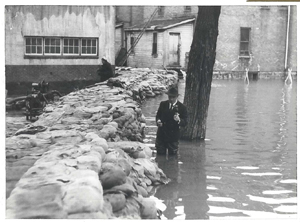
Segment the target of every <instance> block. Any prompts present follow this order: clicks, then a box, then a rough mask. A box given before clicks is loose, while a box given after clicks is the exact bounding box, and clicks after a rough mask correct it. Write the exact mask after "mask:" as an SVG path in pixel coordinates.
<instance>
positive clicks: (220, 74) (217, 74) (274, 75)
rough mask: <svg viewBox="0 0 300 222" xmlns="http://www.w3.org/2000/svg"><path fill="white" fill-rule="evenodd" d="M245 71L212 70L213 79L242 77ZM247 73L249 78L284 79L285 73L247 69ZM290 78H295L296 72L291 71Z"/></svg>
mask: <svg viewBox="0 0 300 222" xmlns="http://www.w3.org/2000/svg"><path fill="white" fill-rule="evenodd" d="M245 73H246V72H241V71H214V72H213V79H244V78H245ZM248 75H249V78H250V79H253V78H254V79H285V78H286V75H287V73H284V72H261V71H249V73H248ZM255 75H256V76H255ZM292 78H293V79H297V72H295V71H294V72H292Z"/></svg>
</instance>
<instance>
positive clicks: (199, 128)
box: [181, 6, 221, 140]
mask: <svg viewBox="0 0 300 222" xmlns="http://www.w3.org/2000/svg"><path fill="white" fill-rule="evenodd" d="M220 12H221V6H199V7H198V17H197V22H196V27H195V32H194V37H193V42H192V46H191V50H190V54H189V63H188V68H187V76H186V88H185V95H184V104H185V105H186V107H187V111H188V124H187V126H186V127H185V128H183V129H182V132H181V138H182V139H187V140H192V139H200V140H204V139H205V133H206V119H207V113H208V106H209V96H210V90H211V82H212V75H213V67H214V64H215V58H216V45H217V37H218V21H219V16H220Z"/></svg>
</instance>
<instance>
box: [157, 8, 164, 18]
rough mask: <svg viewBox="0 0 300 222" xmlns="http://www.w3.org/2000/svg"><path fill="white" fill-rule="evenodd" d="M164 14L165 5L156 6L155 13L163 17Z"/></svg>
mask: <svg viewBox="0 0 300 222" xmlns="http://www.w3.org/2000/svg"><path fill="white" fill-rule="evenodd" d="M164 14H165V6H158V11H157V15H158V16H159V17H163V16H164Z"/></svg>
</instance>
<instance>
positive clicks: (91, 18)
mask: <svg viewBox="0 0 300 222" xmlns="http://www.w3.org/2000/svg"><path fill="white" fill-rule="evenodd" d="M114 41H115V7H114V6H54V5H53V6H51V5H43V6H37V5H32V6H6V7H5V75H6V84H7V87H8V88H9V87H11V86H12V85H13V84H14V83H18V84H19V85H20V84H22V83H30V82H39V81H42V80H45V81H47V82H64V81H73V80H79V79H81V80H96V79H97V78H98V76H97V73H96V71H97V68H98V65H99V64H101V57H102V56H105V57H106V58H108V60H109V62H111V64H112V65H114V61H115V48H114V43H115V42H114ZM8 91H10V90H9V89H8Z"/></svg>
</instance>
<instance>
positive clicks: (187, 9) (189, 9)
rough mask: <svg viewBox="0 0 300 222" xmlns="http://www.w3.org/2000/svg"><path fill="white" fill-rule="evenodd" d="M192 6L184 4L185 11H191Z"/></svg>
mask: <svg viewBox="0 0 300 222" xmlns="http://www.w3.org/2000/svg"><path fill="white" fill-rule="evenodd" d="M191 11H192V7H191V6H184V12H191Z"/></svg>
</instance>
